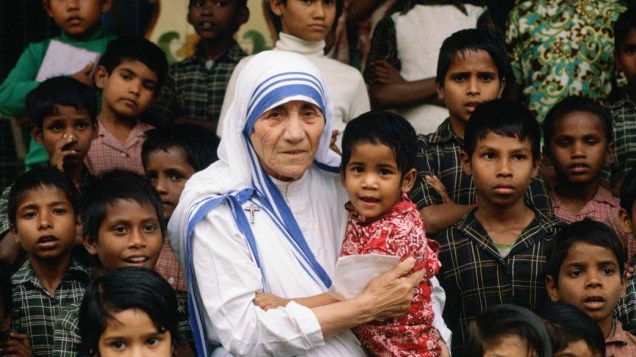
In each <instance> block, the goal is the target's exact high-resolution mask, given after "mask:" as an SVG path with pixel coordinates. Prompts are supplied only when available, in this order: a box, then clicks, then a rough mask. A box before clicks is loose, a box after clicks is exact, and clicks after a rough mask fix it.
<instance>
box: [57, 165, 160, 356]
mask: <svg viewBox="0 0 636 357" xmlns="http://www.w3.org/2000/svg"><path fill="white" fill-rule="evenodd" d="M79 207H80V210H81V212H82V213H81V215H82V222H83V225H82V235H83V240H84V247H85V248H86V250H87V251H88V253H89V254H90V255H93V256H95V257H96V258H97V262H96V263H97V264H96V265H97V268H96V270H97V271H96V272H95V273H96V274H97V275H98V274H100V273H103V272H111V271H113V270H115V269H117V268H119V267H123V266H139V267H144V268H148V269H152V268H154V266H155V264H156V262H157V259H158V258H159V253H160V251H161V246H162V245H163V241H164V237H165V234H166V223H165V220H164V219H163V209H162V204H161V200H160V199H159V197H158V196H157V194H156V192H155V191H154V189H153V188H152V186H150V185H149V184H148V182H147V181H146V180H145V179H144V178H143V177H141V176H139V175H137V174H135V173H133V172H130V171H124V170H113V171H108V172H105V173H103V174H102V175H100V176H98V177H89V178H88V179H87V180H85V182H84V184H83V185H82V194H81V196H80V203H79ZM79 305H80V302H79V301H78V302H77V303H75V304H72V305H70V306H68V307H67V308H66V309H63V310H62V311H61V313H60V314H59V316H57V318H56V319H55V333H54V334H52V340H53V345H52V351H53V352H52V353H53V356H56V357H58V356H78V355H79V354H78V347H79V346H80V344H81V339H80V337H79V330H78V311H79Z"/></svg>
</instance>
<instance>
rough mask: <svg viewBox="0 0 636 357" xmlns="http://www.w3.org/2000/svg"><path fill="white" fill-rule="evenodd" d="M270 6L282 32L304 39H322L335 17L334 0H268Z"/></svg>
mask: <svg viewBox="0 0 636 357" xmlns="http://www.w3.org/2000/svg"><path fill="white" fill-rule="evenodd" d="M270 6H271V9H272V11H273V12H274V14H276V15H277V16H279V17H280V21H281V25H282V32H284V33H286V34H289V35H292V36H296V37H298V38H300V39H303V40H305V41H312V42H313V41H322V40H324V39H325V37H326V36H327V34H328V33H329V31H330V30H331V25H333V21H334V19H335V18H336V1H335V0H287V3H286V4H283V1H282V0H270Z"/></svg>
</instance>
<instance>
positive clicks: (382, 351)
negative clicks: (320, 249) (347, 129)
mask: <svg viewBox="0 0 636 357" xmlns="http://www.w3.org/2000/svg"><path fill="white" fill-rule="evenodd" d="M346 208H347V210H348V211H349V212H350V216H349V222H348V224H347V231H346V234H345V239H344V243H343V245H342V252H341V253H340V255H341V256H346V255H358V254H384V255H393V256H398V257H400V258H401V260H402V259H405V258H407V257H408V256H409V255H411V254H413V256H415V257H417V258H418V262H417V263H416V265H415V268H413V271H418V270H421V269H424V270H425V271H426V273H425V274H424V277H423V278H422V281H421V282H420V283H419V285H418V286H417V287H416V288H415V292H414V296H413V302H412V303H411V306H410V307H409V309H408V311H407V313H406V315H404V316H402V317H398V318H394V319H390V320H386V321H383V322H379V321H376V322H371V323H368V324H365V325H361V326H358V327H356V328H354V329H353V332H355V334H356V335H357V336H358V338H359V339H360V341H361V342H362V344H363V345H364V346H365V347H366V348H367V349H368V350H369V351H370V352H371V353H372V354H373V355H377V356H426V357H428V356H438V355H439V353H440V352H441V351H440V349H439V346H438V342H439V339H440V335H439V332H438V331H437V330H436V329H435V328H434V327H433V317H434V315H433V308H432V305H431V282H430V279H431V278H432V277H433V276H435V274H436V273H437V271H438V270H439V268H440V262H439V260H438V259H437V252H438V250H439V245H438V244H437V242H435V241H432V240H429V239H426V236H425V233H424V224H423V222H422V217H421V216H420V212H419V211H418V210H417V207H416V206H415V205H414V204H413V203H412V202H411V201H409V200H408V198H404V200H403V201H402V202H399V203H397V204H396V205H395V206H393V207H392V208H391V209H390V210H389V211H388V212H386V213H385V214H384V215H382V216H380V217H378V218H375V219H371V220H366V219H365V218H364V217H362V216H360V215H359V214H358V212H357V211H356V210H355V208H354V207H353V205H352V204H351V202H349V203H347V205H346Z"/></svg>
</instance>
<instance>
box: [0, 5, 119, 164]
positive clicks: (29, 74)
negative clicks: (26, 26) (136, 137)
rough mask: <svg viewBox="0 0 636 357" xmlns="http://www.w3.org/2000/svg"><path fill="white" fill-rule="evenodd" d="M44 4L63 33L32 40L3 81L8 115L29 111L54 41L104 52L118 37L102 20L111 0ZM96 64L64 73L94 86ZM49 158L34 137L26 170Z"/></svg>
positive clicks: (2, 106) (1, 106)
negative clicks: (30, 101) (110, 31)
mask: <svg viewBox="0 0 636 357" xmlns="http://www.w3.org/2000/svg"><path fill="white" fill-rule="evenodd" d="M42 6H43V7H44V10H45V11H46V13H47V14H48V15H49V16H50V17H51V18H52V19H53V21H54V22H55V24H56V25H57V26H58V27H59V28H60V30H61V31H60V35H59V36H55V37H53V38H50V39H47V40H44V41H41V42H37V43H32V44H30V45H29V46H28V47H27V48H26V49H25V50H24V52H23V53H22V55H21V56H20V58H19V59H18V62H17V63H16V65H15V67H14V68H13V69H12V70H11V73H9V75H8V76H7V78H6V79H5V81H4V82H3V83H2V85H0V113H2V114H4V115H6V116H10V117H17V116H21V115H24V114H25V112H26V111H28V109H29V104H28V103H26V97H27V95H28V94H29V92H31V91H32V90H33V89H35V88H36V87H37V86H38V84H39V83H40V80H36V78H37V77H38V73H39V71H40V67H41V66H42V63H43V60H44V57H45V55H46V53H47V51H48V49H49V45H50V44H51V42H52V41H57V42H61V43H64V44H66V45H71V46H74V47H78V48H82V49H85V50H88V51H92V52H97V53H103V52H104V51H105V50H106V46H107V45H108V43H109V42H111V41H112V40H114V39H115V36H114V35H112V34H110V33H109V32H108V31H106V29H105V28H104V27H102V26H101V24H100V18H101V15H102V14H104V13H107V12H108V11H110V8H111V6H112V0H84V1H60V0H43V1H42ZM93 65H94V63H89V64H87V65H86V67H85V68H83V69H82V70H81V71H79V72H77V73H64V74H66V75H72V77H73V78H75V79H77V80H78V81H80V82H82V83H84V84H87V85H89V86H91V87H92V86H93V85H94V82H93V78H91V77H90V73H91V72H92V69H93ZM49 154H50V153H49ZM48 159H49V156H47V154H46V152H45V148H44V147H43V146H42V144H41V143H39V142H37V141H34V140H31V144H30V147H29V152H28V153H27V156H26V158H25V165H26V168H27V171H28V170H29V169H30V168H31V167H33V166H39V165H42V164H45V163H46V161H47V160H48Z"/></svg>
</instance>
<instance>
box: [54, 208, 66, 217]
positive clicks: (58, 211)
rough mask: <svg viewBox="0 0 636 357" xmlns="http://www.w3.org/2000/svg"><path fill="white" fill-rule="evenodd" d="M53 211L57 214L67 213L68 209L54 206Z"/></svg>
mask: <svg viewBox="0 0 636 357" xmlns="http://www.w3.org/2000/svg"><path fill="white" fill-rule="evenodd" d="M52 212H53V214H56V215H63V214H66V209H64V208H54V209H53V211H52Z"/></svg>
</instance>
